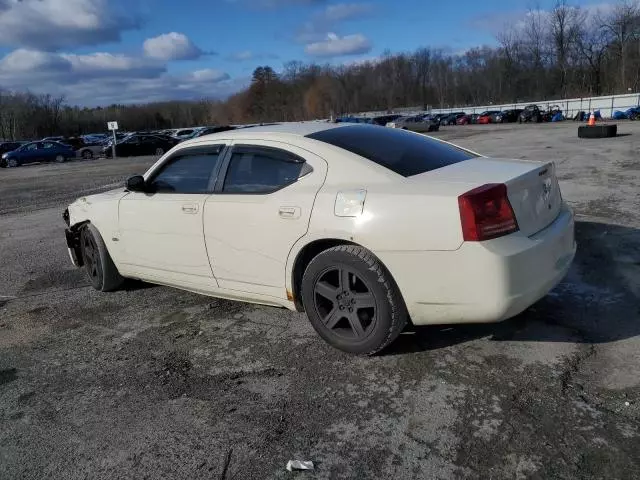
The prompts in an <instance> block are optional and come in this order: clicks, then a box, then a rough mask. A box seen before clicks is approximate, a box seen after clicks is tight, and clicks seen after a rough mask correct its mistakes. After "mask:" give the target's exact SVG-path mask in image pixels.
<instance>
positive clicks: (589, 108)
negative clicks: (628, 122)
mask: <svg viewBox="0 0 640 480" xmlns="http://www.w3.org/2000/svg"><path fill="white" fill-rule="evenodd" d="M527 105H538V106H539V107H540V108H541V109H543V110H546V109H549V108H550V107H553V106H555V105H557V106H559V107H560V110H562V113H563V114H564V116H565V117H566V118H573V117H574V116H575V115H576V114H577V113H578V112H581V111H583V112H587V113H588V112H593V111H596V110H600V114H601V115H602V116H603V117H604V118H611V117H612V116H613V112H615V111H616V110H621V111H623V112H624V111H626V110H627V109H629V108H631V107H637V106H640V93H629V94H625V95H609V96H606V97H587V98H568V99H564V100H541V101H537V102H523V103H505V104H501V105H481V106H458V107H451V108H432V109H431V110H430V111H431V113H451V112H465V113H481V112H484V111H487V110H510V109H512V108H524V107H526V106H527ZM424 111H425V110H424V108H421V107H407V108H394V109H393V112H394V113H404V114H407V115H411V114H413V113H418V112H424ZM386 114H387V112H386V111H379V112H363V113H360V114H358V116H363V117H375V116H378V115H386Z"/></svg>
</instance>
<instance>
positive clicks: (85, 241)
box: [82, 229, 102, 289]
mask: <svg viewBox="0 0 640 480" xmlns="http://www.w3.org/2000/svg"><path fill="white" fill-rule="evenodd" d="M82 258H83V260H84V266H85V269H86V271H87V274H88V275H89V280H91V284H92V285H93V286H94V288H96V289H100V288H101V286H102V259H101V257H100V250H99V249H98V245H97V243H96V240H95V238H94V237H93V235H92V234H91V232H90V231H89V230H86V229H85V230H84V231H83V232H82Z"/></svg>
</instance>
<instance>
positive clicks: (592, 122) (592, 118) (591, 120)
mask: <svg viewBox="0 0 640 480" xmlns="http://www.w3.org/2000/svg"><path fill="white" fill-rule="evenodd" d="M587 125H588V126H589V127H595V125H596V116H595V115H594V114H593V112H591V115H590V116H589V121H588V122H587Z"/></svg>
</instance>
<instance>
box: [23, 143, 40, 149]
mask: <svg viewBox="0 0 640 480" xmlns="http://www.w3.org/2000/svg"><path fill="white" fill-rule="evenodd" d="M37 149H38V144H37V143H32V144H30V145H27V146H26V150H37Z"/></svg>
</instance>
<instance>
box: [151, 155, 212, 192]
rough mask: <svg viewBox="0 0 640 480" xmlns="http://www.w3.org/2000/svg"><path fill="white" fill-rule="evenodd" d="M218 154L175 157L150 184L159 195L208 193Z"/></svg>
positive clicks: (210, 188)
mask: <svg viewBox="0 0 640 480" xmlns="http://www.w3.org/2000/svg"><path fill="white" fill-rule="evenodd" d="M219 160H220V155H219V152H208V153H197V154H188V155H183V156H179V157H176V158H174V159H172V160H170V161H169V163H168V164H167V165H166V166H165V167H164V168H163V169H162V171H161V172H160V173H159V174H158V175H157V176H156V177H155V178H154V179H153V181H152V182H151V185H152V190H153V191H155V192H160V193H163V192H164V193H208V192H210V191H211V190H212V186H213V180H214V179H213V178H212V177H213V175H214V171H215V167H216V165H217V164H218V161H219Z"/></svg>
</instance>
